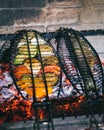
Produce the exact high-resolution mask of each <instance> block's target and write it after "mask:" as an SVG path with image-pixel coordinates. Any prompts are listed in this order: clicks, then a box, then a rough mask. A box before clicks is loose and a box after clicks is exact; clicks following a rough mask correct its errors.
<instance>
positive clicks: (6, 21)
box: [0, 10, 14, 26]
mask: <svg viewBox="0 0 104 130" xmlns="http://www.w3.org/2000/svg"><path fill="white" fill-rule="evenodd" d="M13 24H14V11H12V10H1V11H0V26H11V25H13Z"/></svg>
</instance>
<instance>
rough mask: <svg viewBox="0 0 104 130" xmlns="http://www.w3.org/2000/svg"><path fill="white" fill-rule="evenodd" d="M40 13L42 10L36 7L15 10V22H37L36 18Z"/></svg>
mask: <svg viewBox="0 0 104 130" xmlns="http://www.w3.org/2000/svg"><path fill="white" fill-rule="evenodd" d="M40 15H41V10H36V9H20V10H15V22H16V23H17V24H28V23H29V22H36V20H37V19H38V17H39V16H40ZM37 22H38V21H37Z"/></svg>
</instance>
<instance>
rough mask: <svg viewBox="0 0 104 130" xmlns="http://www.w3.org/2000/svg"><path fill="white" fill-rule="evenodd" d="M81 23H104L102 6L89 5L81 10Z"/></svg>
mask: <svg viewBox="0 0 104 130" xmlns="http://www.w3.org/2000/svg"><path fill="white" fill-rule="evenodd" d="M80 20H81V22H82V23H90V24H91V23H104V6H102V5H101V6H95V5H93V4H92V5H90V6H86V7H85V8H83V9H82V10H81V14H80Z"/></svg>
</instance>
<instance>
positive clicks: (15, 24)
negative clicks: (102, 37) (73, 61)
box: [0, 0, 104, 34]
mask: <svg viewBox="0 0 104 130" xmlns="http://www.w3.org/2000/svg"><path fill="white" fill-rule="evenodd" d="M0 17H1V18H2V19H1V20H0V34H1V33H2V34H3V33H5V32H6V33H8V29H9V28H10V29H11V28H12V29H13V30H14V28H15V30H16V29H18V28H21V27H22V26H23V27H26V28H31V26H35V27H36V26H37V28H38V27H39V26H44V28H45V29H44V31H46V30H48V31H51V30H52V31H53V30H54V31H55V29H57V28H58V27H60V26H61V27H69V28H70V27H72V28H74V29H78V30H85V29H87V30H88V29H100V28H101V29H104V0H83V1H82V0H38V1H37V0H3V1H2V2H1V3H0ZM7 28H8V29H7ZM39 30H40V29H39ZM41 31H43V30H41Z"/></svg>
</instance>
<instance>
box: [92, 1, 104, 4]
mask: <svg viewBox="0 0 104 130" xmlns="http://www.w3.org/2000/svg"><path fill="white" fill-rule="evenodd" d="M92 2H93V4H104V0H92Z"/></svg>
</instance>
